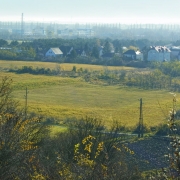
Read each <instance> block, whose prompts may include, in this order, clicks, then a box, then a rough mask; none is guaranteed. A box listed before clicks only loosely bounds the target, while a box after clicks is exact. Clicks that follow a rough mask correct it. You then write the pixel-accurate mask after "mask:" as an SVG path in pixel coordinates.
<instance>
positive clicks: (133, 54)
mask: <svg viewBox="0 0 180 180" xmlns="http://www.w3.org/2000/svg"><path fill="white" fill-rule="evenodd" d="M123 58H124V59H127V60H143V54H142V53H141V52H140V51H135V50H132V49H129V50H127V51H126V52H124V53H123Z"/></svg>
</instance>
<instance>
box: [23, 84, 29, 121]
mask: <svg viewBox="0 0 180 180" xmlns="http://www.w3.org/2000/svg"><path fill="white" fill-rule="evenodd" d="M27 94H28V91H27V87H26V94H25V111H24V114H25V119H26V118H27V98H28V96H27Z"/></svg>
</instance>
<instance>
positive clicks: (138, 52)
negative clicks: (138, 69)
mask: <svg viewBox="0 0 180 180" xmlns="http://www.w3.org/2000/svg"><path fill="white" fill-rule="evenodd" d="M135 53H136V60H140V61H143V60H144V58H143V53H141V52H140V51H136V52H135Z"/></svg>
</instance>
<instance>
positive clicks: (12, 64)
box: [0, 60, 134, 71]
mask: <svg viewBox="0 0 180 180" xmlns="http://www.w3.org/2000/svg"><path fill="white" fill-rule="evenodd" d="M59 65H60V67H61V68H62V69H63V70H65V71H71V70H72V68H73V66H76V67H77V69H80V68H83V69H88V70H103V69H104V68H106V67H105V66H100V65H87V64H68V63H62V64H58V63H51V62H32V61H7V60H4V61H3V60H0V70H6V69H9V68H21V67H22V66H32V67H43V68H50V69H55V68H56V67H57V66H59ZM108 69H109V70H122V69H124V70H132V69H134V68H132V67H124V66H120V67H118V66H109V67H108Z"/></svg>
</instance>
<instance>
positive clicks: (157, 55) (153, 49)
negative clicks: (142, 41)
mask: <svg viewBox="0 0 180 180" xmlns="http://www.w3.org/2000/svg"><path fill="white" fill-rule="evenodd" d="M147 60H148V61H159V62H163V61H170V60H171V51H170V49H169V48H167V47H165V46H150V49H149V51H148V58H147Z"/></svg>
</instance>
